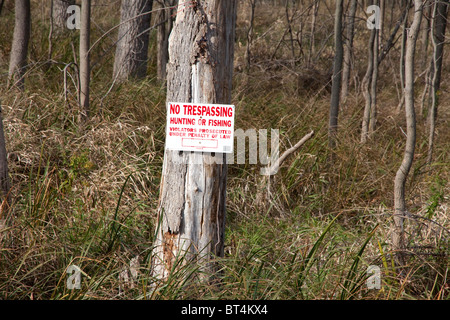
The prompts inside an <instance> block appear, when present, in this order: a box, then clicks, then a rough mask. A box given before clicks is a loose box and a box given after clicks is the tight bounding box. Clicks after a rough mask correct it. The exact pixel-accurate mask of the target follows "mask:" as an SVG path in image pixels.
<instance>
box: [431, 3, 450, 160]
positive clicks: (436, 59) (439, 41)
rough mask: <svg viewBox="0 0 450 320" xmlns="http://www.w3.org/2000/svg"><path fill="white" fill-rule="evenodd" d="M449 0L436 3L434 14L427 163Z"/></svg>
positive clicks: (440, 72)
mask: <svg viewBox="0 0 450 320" xmlns="http://www.w3.org/2000/svg"><path fill="white" fill-rule="evenodd" d="M448 7H449V4H448V2H444V1H439V2H436V3H435V9H434V14H433V29H432V43H433V69H432V70H433V77H432V78H433V80H432V93H431V108H430V112H429V115H428V126H429V134H428V155H427V163H428V164H430V163H431V160H432V158H433V145H434V133H435V125H436V117H437V109H438V105H439V90H440V88H441V74H442V60H443V56H444V43H445V30H446V25H447V16H448Z"/></svg>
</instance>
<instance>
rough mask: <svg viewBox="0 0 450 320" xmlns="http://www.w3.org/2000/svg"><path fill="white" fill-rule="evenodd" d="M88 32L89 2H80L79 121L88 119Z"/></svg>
mask: <svg viewBox="0 0 450 320" xmlns="http://www.w3.org/2000/svg"><path fill="white" fill-rule="evenodd" d="M90 32H91V0H83V1H82V2H81V29H80V107H81V119H80V120H82V121H86V120H87V118H88V117H89V83H90V80H91V67H90V54H89V49H90Z"/></svg>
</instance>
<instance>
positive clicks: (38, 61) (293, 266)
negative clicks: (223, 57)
mask: <svg viewBox="0 0 450 320" xmlns="http://www.w3.org/2000/svg"><path fill="white" fill-rule="evenodd" d="M47 9H48V8H47ZM47 9H46V10H47ZM259 9H260V10H257V15H258V18H257V20H256V21H260V22H259V24H258V25H257V26H256V28H255V30H256V32H261V33H260V34H265V37H263V38H261V39H260V40H258V41H257V42H255V44H254V47H253V50H252V52H253V57H254V60H253V61H252V62H253V64H252V68H251V69H250V72H249V73H248V74H245V73H241V72H240V71H239V61H241V60H242V57H243V55H244V49H245V45H241V46H239V45H237V46H236V47H237V48H236V50H237V51H236V65H237V68H236V72H235V77H234V83H233V85H234V90H233V92H234V94H233V103H234V104H235V105H236V110H237V115H236V124H235V125H236V128H243V129H247V128H256V129H260V128H261V129H270V128H274V129H279V130H280V135H281V152H282V151H284V150H285V149H287V148H288V147H290V146H291V145H293V144H295V142H296V141H298V139H300V138H301V137H302V136H303V135H304V134H305V133H307V132H309V131H310V130H314V131H315V132H316V135H315V137H314V138H313V139H311V140H310V141H308V142H307V143H306V144H305V146H304V147H303V148H302V149H301V150H299V151H298V152H297V153H295V154H293V155H291V157H290V158H289V159H288V160H287V161H286V163H284V164H283V166H282V167H281V168H280V170H279V172H278V174H277V175H276V176H275V177H274V178H273V179H272V180H271V189H270V190H271V193H270V194H268V193H267V189H266V188H265V185H264V184H263V179H261V177H260V175H259V169H260V168H259V166H260V165H259V164H258V165H249V164H242V165H241V164H232V165H229V170H228V182H227V219H226V220H227V221H226V234H225V237H226V238H225V256H224V257H222V258H217V261H216V262H217V264H218V266H219V269H220V272H219V273H218V275H217V277H218V278H219V280H220V281H219V283H205V282H202V281H196V279H197V278H196V274H198V273H199V272H203V271H202V270H203V268H202V266H201V265H198V264H185V263H184V257H183V255H181V256H180V257H179V259H178V261H177V264H175V265H176V266H178V267H177V268H174V269H173V271H172V273H171V274H170V276H169V278H168V279H167V280H166V281H161V280H159V279H157V278H155V277H154V276H153V275H152V274H151V263H152V259H151V258H152V249H153V245H154V243H153V241H154V238H155V236H154V235H155V232H156V229H157V227H158V221H157V216H156V212H157V204H158V196H159V194H158V193H159V182H160V175H161V166H162V160H163V151H164V139H165V136H164V122H165V108H164V102H165V89H164V86H163V85H162V84H161V83H158V82H157V81H156V80H155V77H154V76H153V75H154V74H155V60H154V56H155V46H154V38H155V34H154V33H152V39H153V40H152V41H153V42H152V43H153V44H152V46H151V48H150V49H151V50H150V53H151V56H152V58H151V59H150V65H149V77H148V78H147V79H145V80H144V81H141V82H128V83H124V84H121V85H115V86H112V79H111V72H112V65H111V63H112V59H111V58H112V53H113V50H111V45H112V43H113V41H114V37H115V35H114V34H111V37H105V40H104V41H102V42H100V44H99V46H98V47H97V48H96V49H95V50H94V51H93V60H94V61H96V62H97V64H96V67H94V71H93V81H92V97H93V99H92V107H93V114H94V116H93V118H92V119H91V120H90V122H89V123H88V124H87V126H85V127H80V126H79V125H78V123H77V116H78V113H79V110H78V109H77V107H76V106H77V103H76V89H75V86H73V84H71V83H70V82H69V84H68V89H69V92H68V95H67V96H68V99H67V101H66V99H65V95H64V92H63V83H62V79H63V73H62V72H61V66H64V65H65V64H67V63H68V62H70V61H72V59H73V57H72V49H71V42H72V41H75V40H76V36H75V35H71V36H70V37H68V38H64V39H59V40H58V41H55V42H54V44H53V45H54V51H53V59H54V60H55V61H57V62H58V63H53V64H51V65H47V64H46V63H44V61H45V59H46V57H47V49H48V47H47V43H46V38H45V37H43V36H40V37H34V38H33V40H32V42H33V44H32V54H31V61H30V64H31V66H32V67H31V68H30V69H29V72H28V75H27V81H26V88H27V89H26V92H24V93H19V92H15V91H13V90H9V91H8V90H6V89H5V87H4V86H2V87H1V88H0V97H1V98H2V99H1V100H2V110H3V113H4V126H5V133H6V139H7V150H8V152H9V158H8V159H9V166H10V175H11V180H12V186H13V189H12V199H13V203H12V206H11V207H10V210H9V211H6V212H3V213H2V216H1V217H0V222H1V223H0V226H2V227H1V229H0V241H1V242H0V298H2V299H448V298H449V287H448V283H449V280H448V270H449V260H448V255H449V252H448V248H449V246H448V238H449V235H448V234H447V233H446V230H448V229H449V218H448V217H449V213H448V205H449V200H450V199H449V197H448V194H449V191H450V189H449V180H450V176H449V170H448V168H449V160H448V159H450V157H449V150H450V144H449V143H450V130H448V125H447V122H448V121H447V120H446V119H448V110H447V109H448V108H447V109H445V108H443V109H442V111H440V112H441V119H442V120H441V121H440V122H439V123H438V136H437V141H436V150H435V152H434V154H435V162H434V163H433V166H432V167H424V166H423V164H424V163H425V160H426V150H427V146H426V143H425V142H423V143H422V140H423V141H426V139H425V138H424V137H426V126H425V123H424V122H423V121H421V120H419V121H418V133H419V135H418V137H419V139H418V140H419V141H418V145H417V154H416V159H415V162H414V170H413V173H414V174H413V175H412V177H411V179H410V180H409V181H408V186H407V190H408V194H407V198H408V208H409V209H410V211H411V214H412V215H411V219H408V221H407V226H406V228H407V231H408V234H409V238H408V241H409V242H408V244H409V248H410V251H409V257H410V259H409V260H408V261H409V264H408V266H407V272H406V274H403V275H401V274H400V272H399V271H400V270H397V269H396V268H395V265H394V264H393V263H392V262H393V259H392V257H393V252H391V246H390V232H391V231H392V230H391V213H392V205H393V200H392V192H393V178H394V176H395V172H396V170H397V168H398V165H399V163H400V161H401V152H402V151H401V150H403V148H402V146H403V143H404V136H403V133H402V130H401V128H402V127H403V128H404V117H403V115H402V114H396V113H395V112H394V110H393V109H394V106H396V105H397V103H398V101H397V96H396V95H395V94H394V93H393V92H392V90H393V86H395V83H393V81H394V80H393V78H392V77H391V76H389V75H387V73H385V76H382V78H381V80H380V92H379V101H380V113H379V124H378V129H377V132H376V138H375V139H373V140H372V141H370V143H368V144H367V145H364V146H361V145H360V144H359V126H360V119H361V116H362V107H363V105H362V100H361V97H360V96H359V95H358V93H357V91H355V92H351V94H350V96H349V98H348V100H347V103H346V105H345V106H343V109H342V112H341V115H340V120H339V121H340V127H339V144H338V148H337V150H335V156H336V158H335V159H336V162H335V165H334V166H333V167H330V165H329V163H328V161H327V159H328V154H329V152H330V150H328V147H327V127H326V123H327V121H326V119H327V115H328V106H329V95H328V92H327V82H328V80H329V79H326V77H325V78H324V77H319V76H317V79H316V80H317V82H318V84H317V86H318V89H314V90H312V91H311V90H305V88H303V87H300V86H299V83H303V82H302V81H300V80H301V79H299V77H300V78H301V77H303V76H304V73H303V66H302V64H301V63H297V65H294V66H292V65H291V64H285V63H284V62H283V59H285V60H286V61H287V60H289V57H288V55H289V52H290V51H289V50H286V48H284V47H282V49H281V50H280V51H279V53H278V55H277V62H276V64H274V65H270V64H268V62H267V59H265V58H264V57H267V56H268V55H269V54H270V53H271V51H270V49H271V48H273V46H271V43H273V42H274V41H278V40H279V37H280V36H281V34H282V32H283V25H282V23H281V22H277V24H275V25H273V28H272V24H271V23H269V22H268V21H272V20H270V19H264V18H268V17H272V16H273V15H275V14H276V10H277V9H276V8H275V9H274V8H270V9H269V8H266V7H261V8H259ZM278 9H280V10H281V11H280V12H281V13H282V12H283V11H282V10H283V8H278ZM33 10H35V13H36V15H35V16H34V17H35V19H37V21H39V23H36V26H35V28H34V31H33V32H34V33H39V32H40V33H41V34H47V32H48V25H47V23H46V22H45V21H44V20H39V19H42V17H43V15H42V14H41V13H40V11H39V10H40V9H38V7H37V6H34V7H33ZM104 10H106V11H107V12H106V14H105V12H103V13H104V14H99V15H97V16H95V17H94V19H95V20H96V23H97V24H98V28H97V29H96V30H95V31H94V34H93V37H98V36H100V35H101V34H102V30H108V29H109V28H110V27H112V26H113V25H114V23H117V19H118V17H115V16H116V15H115V14H114V8H113V7H110V6H105V7H104ZM108 10H109V11H108ZM38 11H39V14H38V13H37V12H38ZM94 11H95V10H94ZM321 14H322V15H326V12H322V13H321ZM281 16H282V15H281ZM0 19H2V20H4V21H5V22H8V23H9V25H11V22H12V21H13V15H12V13H11V12H9V11H5V12H4V13H2V16H1V17H0ZM238 21H239V24H238V30H237V31H238V42H237V44H239V41H244V40H243V38H239V35H240V34H244V31H245V28H246V24H245V23H246V22H245V10H243V11H241V12H240V16H239V20H238ZM8 23H5V24H4V23H2V24H0V31H1V32H0V34H1V36H0V43H1V44H2V45H3V44H5V45H3V46H2V47H1V48H0V72H1V75H2V77H1V81H2V82H3V83H5V81H6V78H5V74H4V72H5V71H6V70H7V63H8V61H7V56H8V53H9V50H10V48H9V46H8V44H9V43H10V40H11V36H12V33H11V32H10V31H11V30H9V29H10V28H9V29H8V28H7V27H6V25H7V24H8ZM327 28H332V25H331V24H330V23H328V24H327V23H326V21H325V20H324V22H323V25H322V27H321V28H320V30H321V31H320V32H321V33H320V34H323V35H324V36H325V35H326V33H327V32H326V30H327ZM330 30H331V29H330ZM265 31H267V33H264V32H265ZM280 32H281V33H280ZM317 39H318V40H317V41H319V40H321V38H320V35H318V37H317ZM322 40H323V39H322ZM74 44H75V45H76V42H74ZM356 45H357V48H356V50H357V51H356V54H357V56H358V57H364V53H363V51H362V49H361V48H363V44H362V43H357V44H356ZM283 48H284V49H283ZM327 50H328V49H327ZM327 50H325V51H324V56H323V57H321V58H320V59H319V60H318V62H317V65H316V68H317V69H319V70H321V69H323V70H325V69H326V68H327V64H328V62H327V61H328V60H327V58H326V54H328V53H327ZM330 50H331V49H330ZM328 51H329V50H328ZM358 52H359V53H358ZM364 52H365V51H364ZM392 54H393V55H395V52H393V53H392ZM446 60H448V56H447V57H446ZM357 62H358V64H357V67H358V68H359V69H361V70H363V69H364V64H363V61H359V60H358V61H357ZM45 66H47V67H45ZM287 68H290V70H287ZM356 71H357V72H358V70H356ZM359 71H360V70H359ZM70 72H72V73H71V75H72V76H74V74H73V71H70ZM447 86H448V84H447V83H446V82H445V81H444V83H443V90H442V96H441V98H440V99H441V101H443V102H445V101H448V100H449V95H448V92H447V91H446V89H445V88H447ZM446 117H447V118H446ZM269 131H270V130H269ZM420 137H422V138H420ZM71 265H77V266H78V267H80V269H81V270H82V272H83V273H82V274H81V278H82V284H81V289H80V290H70V289H68V287H67V283H66V281H67V279H68V274H67V272H66V270H67V268H68V267H69V266H71ZM369 265H377V266H379V267H380V268H381V270H382V274H381V281H382V288H381V290H369V289H368V288H367V286H366V285H365V281H366V279H367V276H368V275H367V273H366V270H367V267H368V266H369Z"/></svg>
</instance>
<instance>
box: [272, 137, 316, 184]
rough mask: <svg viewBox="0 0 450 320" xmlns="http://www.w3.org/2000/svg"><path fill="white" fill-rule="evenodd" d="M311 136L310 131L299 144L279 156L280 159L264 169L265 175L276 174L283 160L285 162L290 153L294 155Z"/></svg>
mask: <svg viewBox="0 0 450 320" xmlns="http://www.w3.org/2000/svg"><path fill="white" fill-rule="evenodd" d="M313 136H314V130H312V131H311V132H310V133H308V134H307V135H305V136H304V137H303V138H302V139H301V140H300V141H299V142H297V143H296V144H295V146H293V147H292V148H290V149H288V150H286V151H285V152H284V153H283V154H282V155H281V157H279V158H278V159H277V161H275V163H273V164H272V165H271V167H270V168H267V169H266V170H267V171H266V172H267V175H269V176H271V175H274V174H275V173H276V172H278V169H279V167H280V165H281V164H282V163H283V162H284V160H286V158H287V157H288V156H290V155H291V154H292V153H294V152H295V151H296V150H297V149H299V148H300V147H301V146H303V145H304V144H305V143H306V141H308V140H309V139H311V138H312V137H313Z"/></svg>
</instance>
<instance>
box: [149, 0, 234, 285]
mask: <svg viewBox="0 0 450 320" xmlns="http://www.w3.org/2000/svg"><path fill="white" fill-rule="evenodd" d="M235 22H236V1H235V0H204V1H196V2H194V3H193V4H192V5H189V6H186V7H185V8H184V10H180V11H178V14H177V17H176V21H175V24H174V28H173V31H172V33H171V36H170V38H169V53H170V54H169V63H168V65H167V101H168V102H169V101H178V102H192V103H224V104H227V103H230V101H231V85H232V82H231V79H232V71H233V51H234V34H235ZM226 177H227V165H226V157H225V154H223V153H217V154H216V155H215V156H213V155H211V154H204V153H200V152H192V153H191V152H180V151H173V150H166V152H165V155H164V163H163V171H162V181H161V189H160V203H159V221H160V224H159V227H158V233H157V239H156V242H155V250H154V258H153V273H154V275H155V276H156V277H158V278H160V279H165V278H167V276H168V275H169V274H170V272H171V270H172V268H173V267H174V266H175V263H176V262H177V259H180V258H181V257H183V259H184V260H183V263H181V264H185V263H189V264H191V263H197V264H198V265H199V266H200V269H201V270H202V271H205V272H206V273H207V274H208V275H207V277H209V276H211V275H212V274H214V273H215V271H216V265H215V263H214V262H213V261H212V259H213V257H214V256H222V255H223V245H224V242H223V241H224V226H225V196H226V180H227V178H226ZM181 264H180V265H181Z"/></svg>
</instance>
